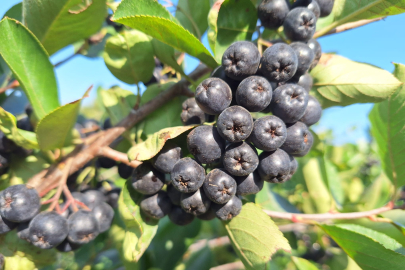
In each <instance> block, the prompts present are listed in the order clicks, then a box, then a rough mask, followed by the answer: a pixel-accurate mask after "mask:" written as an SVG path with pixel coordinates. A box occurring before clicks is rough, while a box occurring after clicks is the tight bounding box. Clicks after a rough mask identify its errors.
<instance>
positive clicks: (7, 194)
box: [0, 185, 41, 222]
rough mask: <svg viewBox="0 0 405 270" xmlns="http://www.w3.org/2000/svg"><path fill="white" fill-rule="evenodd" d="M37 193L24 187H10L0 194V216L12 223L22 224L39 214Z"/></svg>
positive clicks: (39, 204)
mask: <svg viewBox="0 0 405 270" xmlns="http://www.w3.org/2000/svg"><path fill="white" fill-rule="evenodd" d="M40 207H41V202H40V198H39V195H38V192H37V191H36V190H35V189H34V188H31V187H28V186H26V185H15V186H10V187H8V188H6V189H5V190H3V191H2V192H0V214H1V216H2V217H3V218H5V219H7V220H9V221H12V222H24V221H28V220H30V219H32V218H33V217H34V216H36V215H37V214H38V213H39V208H40Z"/></svg>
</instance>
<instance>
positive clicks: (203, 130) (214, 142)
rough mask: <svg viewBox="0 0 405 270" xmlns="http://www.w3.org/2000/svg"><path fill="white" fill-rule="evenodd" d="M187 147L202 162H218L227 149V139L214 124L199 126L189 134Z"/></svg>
mask: <svg viewBox="0 0 405 270" xmlns="http://www.w3.org/2000/svg"><path fill="white" fill-rule="evenodd" d="M187 147H188V150H189V151H190V153H191V154H192V155H193V156H194V157H195V158H196V160H197V161H198V162H200V163H202V164H211V163H218V162H220V161H221V157H222V155H223V153H224V151H225V140H224V139H223V138H222V137H221V136H220V135H219V132H218V130H217V129H216V128H215V127H212V126H199V127H196V128H195V129H193V130H192V131H191V132H190V133H189V134H188V135H187Z"/></svg>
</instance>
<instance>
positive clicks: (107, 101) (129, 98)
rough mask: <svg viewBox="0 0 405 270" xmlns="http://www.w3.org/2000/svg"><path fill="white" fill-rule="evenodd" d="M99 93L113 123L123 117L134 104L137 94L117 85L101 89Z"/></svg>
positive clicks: (116, 122)
mask: <svg viewBox="0 0 405 270" xmlns="http://www.w3.org/2000/svg"><path fill="white" fill-rule="evenodd" d="M99 93H100V96H101V100H102V102H103V105H104V107H105V108H106V110H107V112H108V115H109V116H110V119H111V124H113V125H116V124H118V122H120V121H121V120H122V119H124V118H125V117H126V116H127V115H128V114H129V113H130V112H131V109H132V108H133V107H134V106H135V104H136V99H137V96H136V95H134V93H132V92H131V91H128V90H124V89H122V88H119V87H112V88H111V89H109V90H101V91H100V92H99Z"/></svg>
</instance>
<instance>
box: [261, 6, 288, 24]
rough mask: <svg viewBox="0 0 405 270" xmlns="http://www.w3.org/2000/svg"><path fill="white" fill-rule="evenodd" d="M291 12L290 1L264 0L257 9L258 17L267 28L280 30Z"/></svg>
mask: <svg viewBox="0 0 405 270" xmlns="http://www.w3.org/2000/svg"><path fill="white" fill-rule="evenodd" d="M289 11H290V4H289V2H288V0H263V1H262V2H261V3H260V5H259V6H258V8H257V15H258V17H259V19H260V21H261V22H262V26H264V27H266V28H279V27H280V26H282V25H283V22H284V19H285V17H286V16H287V14H288V12H289Z"/></svg>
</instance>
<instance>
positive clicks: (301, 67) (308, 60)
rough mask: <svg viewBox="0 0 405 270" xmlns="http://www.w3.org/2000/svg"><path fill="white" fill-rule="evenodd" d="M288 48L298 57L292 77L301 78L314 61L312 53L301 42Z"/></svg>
mask: <svg viewBox="0 0 405 270" xmlns="http://www.w3.org/2000/svg"><path fill="white" fill-rule="evenodd" d="M290 46H291V48H293V50H294V51H295V53H296V54H297V57H298V68H297V72H296V73H295V75H294V76H295V77H301V75H304V74H305V73H306V72H307V71H308V70H309V68H310V66H311V65H312V62H313V61H314V59H315V54H314V51H313V50H312V49H311V48H310V47H309V46H308V45H307V44H305V43H303V42H293V43H291V44H290Z"/></svg>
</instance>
